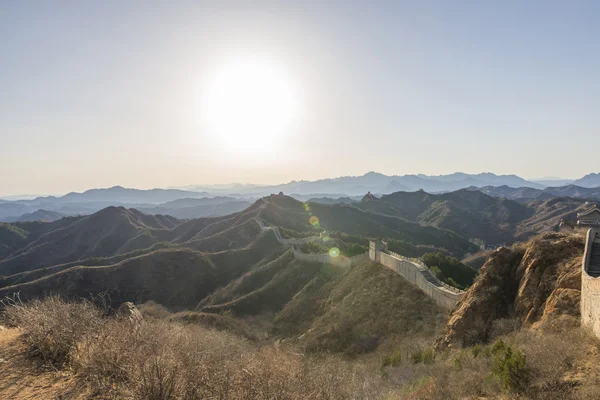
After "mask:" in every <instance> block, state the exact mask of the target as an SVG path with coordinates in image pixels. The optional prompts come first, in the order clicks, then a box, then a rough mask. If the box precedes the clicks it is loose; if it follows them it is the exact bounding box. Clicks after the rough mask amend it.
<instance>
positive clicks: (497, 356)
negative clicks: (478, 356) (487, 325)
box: [492, 340, 528, 390]
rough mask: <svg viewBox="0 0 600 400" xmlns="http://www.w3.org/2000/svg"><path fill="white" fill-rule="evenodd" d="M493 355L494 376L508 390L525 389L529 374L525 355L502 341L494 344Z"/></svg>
mask: <svg viewBox="0 0 600 400" xmlns="http://www.w3.org/2000/svg"><path fill="white" fill-rule="evenodd" d="M492 354H493V359H492V375H494V376H495V377H496V378H497V379H499V380H500V382H501V383H502V385H503V386H504V387H505V388H506V389H510V390H519V389H523V388H525V386H526V383H527V374H528V372H527V367H526V364H525V354H524V353H523V352H522V351H521V350H519V349H513V348H512V347H511V346H508V345H505V344H504V342H503V341H502V340H498V341H496V343H494V346H493V348H492Z"/></svg>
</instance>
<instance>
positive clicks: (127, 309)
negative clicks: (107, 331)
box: [117, 301, 142, 323]
mask: <svg viewBox="0 0 600 400" xmlns="http://www.w3.org/2000/svg"><path fill="white" fill-rule="evenodd" d="M117 316H118V317H119V318H123V319H126V320H129V321H131V322H135V323H139V322H141V321H142V313H141V312H140V310H138V309H137V307H136V306H135V305H134V304H133V303H132V302H130V301H126V302H125V303H122V304H121V305H120V306H119V308H118V309H117Z"/></svg>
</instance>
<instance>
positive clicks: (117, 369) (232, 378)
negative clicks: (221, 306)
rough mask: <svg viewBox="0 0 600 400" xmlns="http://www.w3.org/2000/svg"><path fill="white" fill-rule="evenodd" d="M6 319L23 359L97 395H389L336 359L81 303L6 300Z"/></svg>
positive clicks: (362, 370) (370, 376) (356, 367)
mask: <svg viewBox="0 0 600 400" xmlns="http://www.w3.org/2000/svg"><path fill="white" fill-rule="evenodd" d="M6 317H7V318H8V319H9V320H10V321H11V322H12V323H13V324H18V325H19V326H20V327H21V329H22V330H23V332H24V336H23V337H24V339H25V340H26V341H27V343H28V344H29V346H30V347H31V348H32V349H35V352H32V353H30V354H31V355H43V359H44V360H46V361H47V362H50V363H53V364H54V365H57V366H61V367H66V368H69V369H72V370H73V371H75V372H76V373H77V375H78V376H79V377H80V378H81V379H82V380H84V381H85V382H87V383H88V384H89V385H90V386H91V387H92V388H93V391H94V392H95V394H96V395H97V396H100V397H101V398H114V399H117V398H135V399H157V400H158V399H161V400H164V399H190V400H191V399H207V398H211V399H250V398H252V399H308V398H310V399H346V398H380V397H381V396H382V395H383V393H384V392H388V391H389V390H391V387H390V386H388V385H386V383H385V381H384V380H382V378H381V377H380V376H379V375H378V374H377V371H376V370H374V369H369V368H367V367H366V366H364V365H360V364H355V363H351V362H348V361H344V360H343V359H341V358H340V357H335V356H322V355H314V356H306V355H303V354H301V353H298V352H297V351H295V350H294V349H292V348H288V347H286V346H283V345H276V344H271V345H264V346H257V345H256V344H255V343H254V342H250V341H248V340H246V339H243V338H240V337H239V336H235V335H233V334H229V333H226V332H219V331H216V330H214V329H208V328H205V327H202V326H197V325H191V324H187V325H182V324H179V323H174V322H170V321H167V320H164V319H162V320H161V319H154V318H150V319H145V320H143V321H142V322H141V323H134V322H130V321H128V320H124V319H118V318H113V317H104V316H103V315H102V312H101V311H100V310H99V309H97V308H95V307H94V306H93V305H92V304H91V303H87V302H82V303H70V302H66V301H63V300H61V299H59V298H56V297H51V298H48V299H46V300H43V301H33V302H31V303H29V304H25V305H23V304H17V303H13V304H10V305H8V307H7V309H6ZM57 349H58V350H57Z"/></svg>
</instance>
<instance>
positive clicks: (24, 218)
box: [4, 209, 64, 222]
mask: <svg viewBox="0 0 600 400" xmlns="http://www.w3.org/2000/svg"><path fill="white" fill-rule="evenodd" d="M62 217H64V215H63V214H61V213H58V212H56V211H47V210H41V209H40V210H37V211H35V212H32V213H26V214H23V215H19V216H17V217H7V218H4V222H32V221H42V222H54V221H57V220H59V219H61V218H62Z"/></svg>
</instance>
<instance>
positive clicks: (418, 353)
mask: <svg viewBox="0 0 600 400" xmlns="http://www.w3.org/2000/svg"><path fill="white" fill-rule="evenodd" d="M409 358H410V360H411V361H412V362H413V364H419V363H421V362H423V350H421V349H416V350H413V351H411V352H410V356H409Z"/></svg>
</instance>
